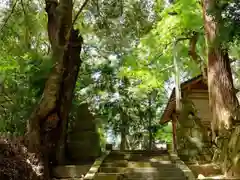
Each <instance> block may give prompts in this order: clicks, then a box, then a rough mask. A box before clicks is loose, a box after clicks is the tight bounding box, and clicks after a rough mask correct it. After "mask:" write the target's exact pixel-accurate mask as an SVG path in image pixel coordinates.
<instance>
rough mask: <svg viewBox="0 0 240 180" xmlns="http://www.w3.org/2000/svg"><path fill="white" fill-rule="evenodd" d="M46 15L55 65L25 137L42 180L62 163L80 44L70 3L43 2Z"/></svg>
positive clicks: (61, 0) (67, 0) (45, 179)
mask: <svg viewBox="0 0 240 180" xmlns="http://www.w3.org/2000/svg"><path fill="white" fill-rule="evenodd" d="M46 12H47V15H48V36H49V41H50V43H51V47H52V60H53V61H54V63H55V64H54V66H53V68H52V72H51V73H50V75H49V77H48V79H47V81H46V83H45V88H44V92H43V95H42V98H41V100H40V102H39V104H38V106H37V108H36V109H35V111H34V112H33V113H32V114H31V116H30V119H29V121H28V127H27V133H26V139H27V141H28V142H27V143H28V148H29V150H30V151H32V152H35V153H38V154H39V155H40V158H41V160H42V161H43V164H44V180H47V179H49V178H50V165H51V164H55V163H57V161H60V162H62V160H63V158H62V157H63V154H64V148H63V147H64V146H63V144H64V141H65V136H66V128H67V122H68V114H69V111H70V107H71V104H72V98H73V91H74V88H75V84H76V80H77V75H78V71H79V67H80V65H81V60H80V51H81V45H82V42H83V40H82V38H81V36H79V32H78V31H77V30H74V29H72V0H60V1H59V2H58V1H55V0H46ZM57 152H58V153H57ZM56 154H57V157H56Z"/></svg>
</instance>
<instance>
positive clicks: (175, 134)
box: [172, 113, 177, 152]
mask: <svg viewBox="0 0 240 180" xmlns="http://www.w3.org/2000/svg"><path fill="white" fill-rule="evenodd" d="M172 133H173V151H174V152H177V116H176V114H175V113H174V114H173V115H172Z"/></svg>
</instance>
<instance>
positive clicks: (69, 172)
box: [53, 165, 91, 178]
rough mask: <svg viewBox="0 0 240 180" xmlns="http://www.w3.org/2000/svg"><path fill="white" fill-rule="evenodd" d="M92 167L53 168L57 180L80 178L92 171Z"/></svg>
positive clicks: (70, 166)
mask: <svg viewBox="0 0 240 180" xmlns="http://www.w3.org/2000/svg"><path fill="white" fill-rule="evenodd" d="M90 167H91V166H90V165H67V166H57V167H55V168H53V177H55V178H70V177H71V178H80V177H83V175H85V174H86V173H87V172H88V170H89V169H90Z"/></svg>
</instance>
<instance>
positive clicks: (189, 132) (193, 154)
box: [177, 99, 212, 162]
mask: <svg viewBox="0 0 240 180" xmlns="http://www.w3.org/2000/svg"><path fill="white" fill-rule="evenodd" d="M182 102H183V106H182V111H181V113H180V115H179V117H178V121H177V149H178V154H179V156H180V157H181V158H182V159H183V160H185V161H190V162H203V161H204V162H206V161H210V160H211V158H212V151H211V144H210V138H209V137H208V129H207V127H204V126H203V125H202V123H201V119H200V118H199V117H197V114H198V113H197V109H196V108H195V106H194V104H193V102H192V101H190V100H187V99H184V100H183V101H182Z"/></svg>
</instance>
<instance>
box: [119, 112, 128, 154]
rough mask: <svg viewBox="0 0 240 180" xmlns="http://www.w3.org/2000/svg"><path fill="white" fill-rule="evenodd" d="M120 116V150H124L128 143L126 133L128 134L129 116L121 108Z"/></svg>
mask: <svg viewBox="0 0 240 180" xmlns="http://www.w3.org/2000/svg"><path fill="white" fill-rule="evenodd" d="M120 118H121V127H120V130H121V132H120V133H121V143H120V151H124V150H126V145H127V139H126V135H127V119H126V118H127V117H126V115H125V113H124V112H123V110H122V109H121V110H120Z"/></svg>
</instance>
